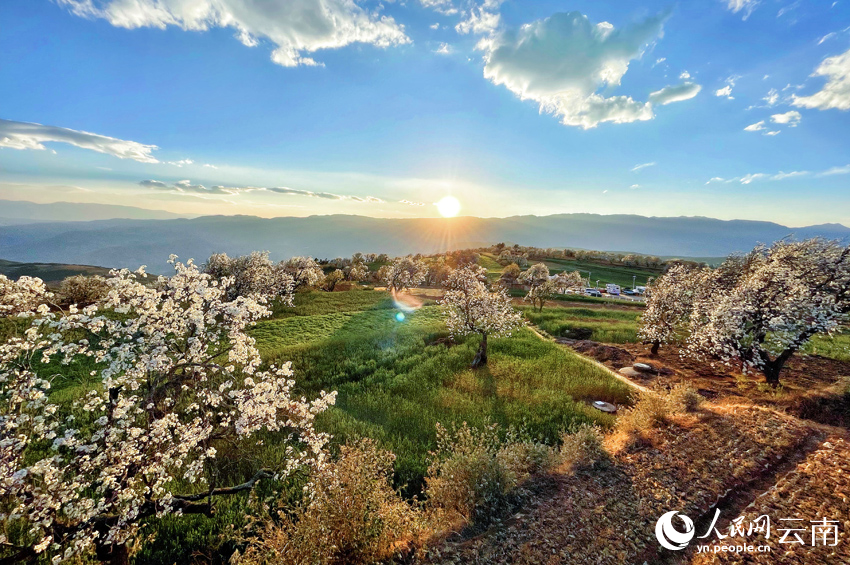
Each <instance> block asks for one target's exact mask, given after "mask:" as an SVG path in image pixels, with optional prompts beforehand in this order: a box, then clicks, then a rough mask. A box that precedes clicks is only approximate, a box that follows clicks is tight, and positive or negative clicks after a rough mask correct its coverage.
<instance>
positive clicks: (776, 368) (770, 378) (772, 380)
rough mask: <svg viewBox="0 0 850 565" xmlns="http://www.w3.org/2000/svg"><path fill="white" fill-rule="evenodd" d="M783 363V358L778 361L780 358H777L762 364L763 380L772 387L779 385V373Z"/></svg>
mask: <svg viewBox="0 0 850 565" xmlns="http://www.w3.org/2000/svg"><path fill="white" fill-rule="evenodd" d="M783 365H785V363H784V360H783V361H782V362H780V359H777V360H776V361H773V362H772V363H768V364H766V365H765V366H764V371H763V372H764V380H765V381H766V382H767V384H769V385H770V386H773V387H776V386H779V373H781V372H782V366H783Z"/></svg>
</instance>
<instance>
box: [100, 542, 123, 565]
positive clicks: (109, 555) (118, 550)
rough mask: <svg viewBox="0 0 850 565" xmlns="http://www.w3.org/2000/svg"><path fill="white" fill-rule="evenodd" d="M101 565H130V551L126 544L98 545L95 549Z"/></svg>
mask: <svg viewBox="0 0 850 565" xmlns="http://www.w3.org/2000/svg"><path fill="white" fill-rule="evenodd" d="M95 553H96V555H97V558H98V559H99V560H100V562H101V563H104V564H108V565H129V564H130V551H129V550H128V549H127V546H126V545H125V544H123V543H122V544H121V545H117V544H113V545H98V546H97V547H96V549H95Z"/></svg>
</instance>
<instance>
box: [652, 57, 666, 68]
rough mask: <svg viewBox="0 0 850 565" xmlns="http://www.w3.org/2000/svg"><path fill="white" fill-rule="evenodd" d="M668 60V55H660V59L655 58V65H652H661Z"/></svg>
mask: <svg viewBox="0 0 850 565" xmlns="http://www.w3.org/2000/svg"><path fill="white" fill-rule="evenodd" d="M666 60H667V57H659V58H658V59H656V60H655V63H653V65H652V66H653V68H654V67H657V66H658V65H660V64H661V63H663V62H664V61H666Z"/></svg>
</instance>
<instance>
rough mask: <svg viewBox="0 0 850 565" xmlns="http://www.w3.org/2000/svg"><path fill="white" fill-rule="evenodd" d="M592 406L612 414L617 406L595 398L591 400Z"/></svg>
mask: <svg viewBox="0 0 850 565" xmlns="http://www.w3.org/2000/svg"><path fill="white" fill-rule="evenodd" d="M592 406H593V407H594V408H596V409H597V410H601V411H603V412H608V413H609V414H613V413H614V412H616V411H617V407H616V406H614V405H613V404H611V403H609V402H603V401H601V400H596V401H594V402H593V404H592Z"/></svg>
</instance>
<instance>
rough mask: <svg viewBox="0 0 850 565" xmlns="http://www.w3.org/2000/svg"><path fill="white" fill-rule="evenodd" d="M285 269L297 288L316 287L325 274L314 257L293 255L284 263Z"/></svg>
mask: <svg viewBox="0 0 850 565" xmlns="http://www.w3.org/2000/svg"><path fill="white" fill-rule="evenodd" d="M283 270H284V271H285V272H286V273H288V274H289V276H290V277H292V280H294V281H295V288H296V289H299V288H304V287H310V286H311V287H315V286H316V285H317V284H318V283H319V281H320V280H322V279H323V278H324V276H325V273H324V271H322V268H321V267H320V266H319V264H318V263H316V261H315V260H314V259H313V258H312V257H292V258H291V259H288V260H287V261H286V262H285V263H283Z"/></svg>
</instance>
